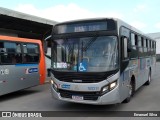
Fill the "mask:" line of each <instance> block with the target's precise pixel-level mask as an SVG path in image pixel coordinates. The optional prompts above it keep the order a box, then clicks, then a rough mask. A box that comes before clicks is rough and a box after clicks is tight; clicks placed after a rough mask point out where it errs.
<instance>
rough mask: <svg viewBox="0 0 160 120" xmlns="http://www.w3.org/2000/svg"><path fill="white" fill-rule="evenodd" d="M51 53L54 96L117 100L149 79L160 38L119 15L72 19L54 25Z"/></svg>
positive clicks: (74, 99)
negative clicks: (116, 16)
mask: <svg viewBox="0 0 160 120" xmlns="http://www.w3.org/2000/svg"><path fill="white" fill-rule="evenodd" d="M51 55H52V56H51V69H50V74H51V91H52V95H53V96H54V98H57V99H59V100H63V101H68V102H76V103H84V104H97V105H98V104H115V103H121V102H129V101H130V98H131V97H132V96H133V94H134V93H135V91H136V90H137V89H138V88H139V87H141V86H142V85H144V84H147V85H149V84H150V82H151V77H152V75H153V73H154V72H155V65H156V42H155V41H154V40H153V39H152V38H150V37H149V36H146V35H145V34H142V33H141V32H139V31H138V30H137V29H135V28H134V27H132V26H130V25H128V24H127V23H125V22H123V21H121V20H119V19H115V18H104V19H88V20H79V21H70V22H64V23H60V24H57V25H55V26H54V27H53V31H52V51H51Z"/></svg>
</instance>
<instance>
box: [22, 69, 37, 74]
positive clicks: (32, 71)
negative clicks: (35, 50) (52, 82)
mask: <svg viewBox="0 0 160 120" xmlns="http://www.w3.org/2000/svg"><path fill="white" fill-rule="evenodd" d="M37 72H38V68H27V69H25V73H26V74H30V73H37Z"/></svg>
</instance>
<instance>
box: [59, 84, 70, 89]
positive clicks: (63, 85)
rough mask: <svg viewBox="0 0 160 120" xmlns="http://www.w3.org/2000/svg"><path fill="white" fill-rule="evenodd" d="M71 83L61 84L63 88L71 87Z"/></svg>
mask: <svg viewBox="0 0 160 120" xmlns="http://www.w3.org/2000/svg"><path fill="white" fill-rule="evenodd" d="M70 87H71V85H68V84H62V85H61V88H62V89H70Z"/></svg>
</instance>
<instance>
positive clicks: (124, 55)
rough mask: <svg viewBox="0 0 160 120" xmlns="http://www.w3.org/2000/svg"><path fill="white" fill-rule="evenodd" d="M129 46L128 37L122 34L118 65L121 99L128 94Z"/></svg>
mask: <svg viewBox="0 0 160 120" xmlns="http://www.w3.org/2000/svg"><path fill="white" fill-rule="evenodd" d="M129 52H130V50H129V47H128V38H127V37H125V36H123V37H122V38H121V66H120V73H121V74H120V95H121V96H120V97H121V100H123V99H124V98H126V97H127V95H128V90H129V89H128V85H129V82H130V77H129Z"/></svg>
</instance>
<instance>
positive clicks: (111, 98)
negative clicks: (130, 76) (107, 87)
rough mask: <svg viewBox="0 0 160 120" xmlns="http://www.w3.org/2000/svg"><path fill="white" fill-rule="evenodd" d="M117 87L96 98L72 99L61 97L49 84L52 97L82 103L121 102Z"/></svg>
mask: <svg viewBox="0 0 160 120" xmlns="http://www.w3.org/2000/svg"><path fill="white" fill-rule="evenodd" d="M118 88H119V87H118V86H116V87H115V88H114V89H113V90H111V91H109V92H108V93H106V94H104V95H102V96H99V97H98V99H97V100H74V99H72V98H65V97H61V95H60V93H59V92H57V91H55V89H54V88H53V86H52V84H51V94H52V97H53V98H56V99H58V100H62V101H67V102H74V103H82V104H93V105H105V104H116V103H121V101H120V96H119V89H118Z"/></svg>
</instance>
